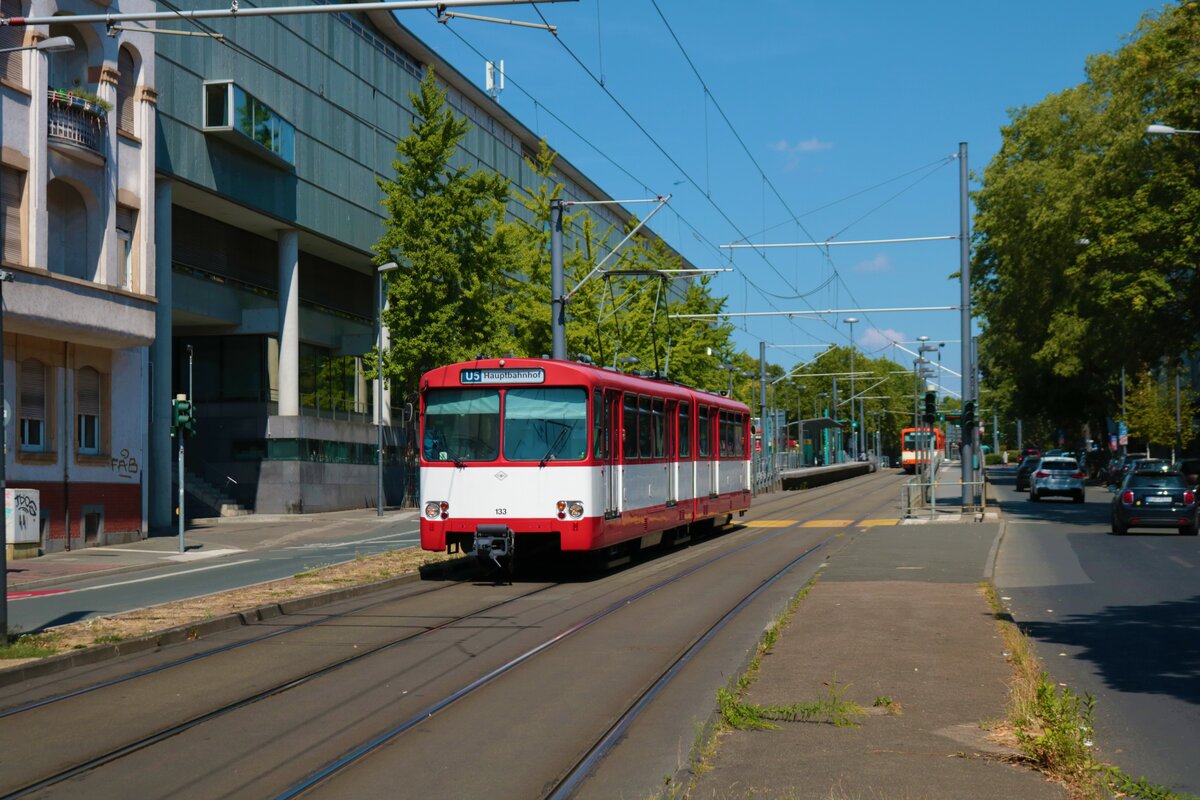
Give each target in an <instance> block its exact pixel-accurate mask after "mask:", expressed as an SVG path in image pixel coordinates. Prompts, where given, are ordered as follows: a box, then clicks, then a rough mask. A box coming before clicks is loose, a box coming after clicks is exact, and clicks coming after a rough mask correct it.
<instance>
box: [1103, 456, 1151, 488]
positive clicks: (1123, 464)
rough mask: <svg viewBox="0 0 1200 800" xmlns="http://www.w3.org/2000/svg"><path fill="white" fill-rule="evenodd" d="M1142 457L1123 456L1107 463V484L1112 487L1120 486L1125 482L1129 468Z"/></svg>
mask: <svg viewBox="0 0 1200 800" xmlns="http://www.w3.org/2000/svg"><path fill="white" fill-rule="evenodd" d="M1142 458H1144V456H1133V455H1125V456H1121V457H1120V458H1114V459H1113V460H1112V461H1110V462H1109V463H1108V482H1109V483H1110V484H1112V485H1114V486H1120V485H1121V482H1122V481H1123V480H1125V475H1126V474H1127V473H1128V472H1129V468H1130V467H1132V466H1133V464H1134V462H1136V461H1140V460H1141V459H1142Z"/></svg>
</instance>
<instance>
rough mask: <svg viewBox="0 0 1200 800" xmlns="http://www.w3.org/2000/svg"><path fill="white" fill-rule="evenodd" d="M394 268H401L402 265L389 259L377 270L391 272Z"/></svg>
mask: <svg viewBox="0 0 1200 800" xmlns="http://www.w3.org/2000/svg"><path fill="white" fill-rule="evenodd" d="M394 269H400V265H399V264H397V263H396V262H395V261H389V262H387V263H386V264H381V265H380V266H379V268H378V270H377V271H378V272H391V271H392V270H394Z"/></svg>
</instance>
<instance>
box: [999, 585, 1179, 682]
mask: <svg viewBox="0 0 1200 800" xmlns="http://www.w3.org/2000/svg"><path fill="white" fill-rule="evenodd" d="M1021 627H1022V629H1023V630H1024V631H1025V632H1026V633H1027V634H1029V635H1030V636H1033V637H1034V638H1036V639H1039V640H1042V641H1045V642H1054V643H1056V644H1064V645H1074V646H1076V647H1079V648H1081V652H1080V653H1079V654H1078V655H1077V656H1076V658H1080V659H1087V660H1089V661H1091V662H1092V663H1093V664H1095V665H1096V667H1097V669H1098V671H1099V674H1100V676H1101V677H1102V678H1103V679H1104V681H1105V682H1106V683H1107V684H1108V685H1109V686H1111V687H1113V688H1114V689H1118V690H1120V691H1122V692H1140V693H1144V694H1162V695H1168V696H1171V697H1174V698H1177V699H1179V700H1183V701H1184V702H1187V703H1191V704H1193V705H1200V595H1198V596H1194V597H1191V598H1188V599H1186V600H1172V601H1168V602H1164V603H1156V604H1154V605H1147V606H1112V607H1110V608H1106V609H1105V610H1103V611H1100V612H1098V613H1095V614H1076V615H1071V616H1067V617H1064V618H1063V619H1062V620H1060V621H1055V622H1025V623H1022V625H1021ZM1155 653H1160V654H1166V653H1169V654H1170V657H1169V658H1162V659H1159V658H1156V657H1155V656H1154V655H1152V654H1155Z"/></svg>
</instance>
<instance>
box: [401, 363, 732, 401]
mask: <svg viewBox="0 0 1200 800" xmlns="http://www.w3.org/2000/svg"><path fill="white" fill-rule="evenodd" d="M537 370H541V371H542V372H541V375H540V376H539V375H538V373H537V372H536V371H537ZM581 384H582V385H586V386H589V387H597V386H609V387H613V388H616V389H620V390H622V391H629V392H641V393H646V394H651V393H652V394H656V395H659V396H663V397H675V398H678V399H680V400H683V399H690V398H691V397H692V396H696V398H697V399H698V400H701V401H703V402H707V403H709V404H710V405H714V406H718V407H722V408H729V409H737V410H739V411H748V410H749V408H748V407H747V406H746V405H745V404H744V403H740V402H738V401H737V400H734V399H732V398H729V397H726V396H725V395H722V394H715V393H712V392H708V391H705V390H703V389H696V388H693V387H691V386H686V385H684V384H681V383H675V382H674V381H670V380H665V379H660V378H653V377H645V376H642V375H632V374H629V373H626V372H618V371H617V370H614V369H606V368H603V367H597V366H595V365H593V364H585V363H583V362H582V361H560V360H556V359H549V358H481V359H477V360H472V361H460V362H458V363H455V364H447V365H446V366H444V367H438V368H436V369H432V370H430V371H429V372H426V373H425V375H423V376H422V378H421V389H422V391H424V390H425V389H428V388H431V387H435V388H450V387H484V386H495V387H505V388H511V387H514V386H564V385H569V386H578V385H581Z"/></svg>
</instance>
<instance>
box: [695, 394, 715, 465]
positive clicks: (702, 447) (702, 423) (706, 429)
mask: <svg viewBox="0 0 1200 800" xmlns="http://www.w3.org/2000/svg"><path fill="white" fill-rule="evenodd" d="M696 421H697V427H696V448H697V450H698V452H699V453H700V457H701V458H708V457H709V456H711V455H712V452H711V448H710V447H709V441H708V440H709V437H710V436H711V435H712V427H711V426H710V424H709V421H708V406H700V413H699V415H698V416H697V418H696Z"/></svg>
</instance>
